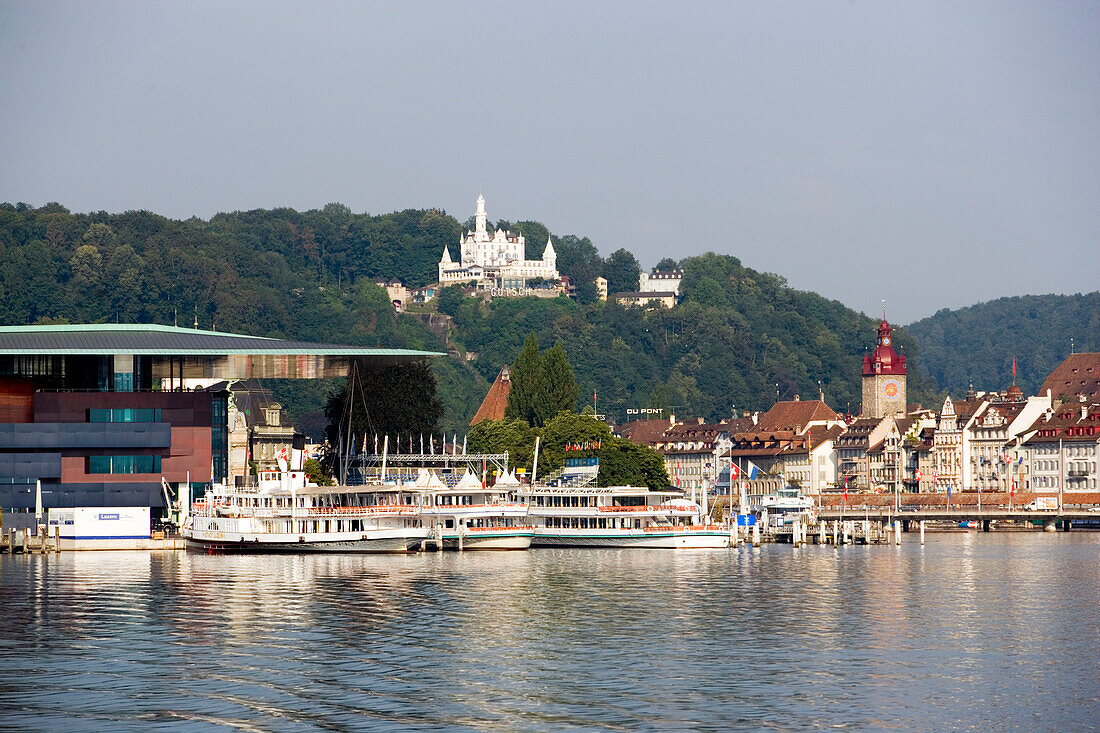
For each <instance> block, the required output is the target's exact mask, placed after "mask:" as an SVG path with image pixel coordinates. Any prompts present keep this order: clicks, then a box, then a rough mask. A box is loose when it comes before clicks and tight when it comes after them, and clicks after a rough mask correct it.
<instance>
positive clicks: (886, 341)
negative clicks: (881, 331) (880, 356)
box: [882, 336, 890, 346]
mask: <svg viewBox="0 0 1100 733" xmlns="http://www.w3.org/2000/svg"><path fill="white" fill-rule="evenodd" d="M882 345H883V346H889V345H890V337H889V336H884V337H883V339H882Z"/></svg>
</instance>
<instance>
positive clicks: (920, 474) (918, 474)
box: [916, 468, 924, 481]
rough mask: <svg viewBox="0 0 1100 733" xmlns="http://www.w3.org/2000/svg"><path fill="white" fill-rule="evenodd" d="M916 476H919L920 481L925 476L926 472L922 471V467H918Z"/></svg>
mask: <svg viewBox="0 0 1100 733" xmlns="http://www.w3.org/2000/svg"><path fill="white" fill-rule="evenodd" d="M916 476H917V481H920V480H921V477H923V476H924V474H923V473H921V472H920V469H919V468H918V469H917V471H916Z"/></svg>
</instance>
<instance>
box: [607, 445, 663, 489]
mask: <svg viewBox="0 0 1100 733" xmlns="http://www.w3.org/2000/svg"><path fill="white" fill-rule="evenodd" d="M596 482H597V483H598V484H599V485H600V486H648V487H649V488H651V489H655V490H658V491H663V490H665V489H667V488H668V485H669V480H668V471H667V470H666V469H665V460H664V458H662V457H661V454H660V453H658V452H657V451H655V450H653V449H652V448H650V447H648V446H641V445H636V444H634V443H631V442H630V441H629V440H625V439H623V438H610V439H609V440H607V441H606V442H604V443H603V444H602V445H601V446H600V473H599V475H598V476H597V477H596Z"/></svg>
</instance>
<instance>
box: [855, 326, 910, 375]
mask: <svg viewBox="0 0 1100 733" xmlns="http://www.w3.org/2000/svg"><path fill="white" fill-rule="evenodd" d="M875 374H899V375H900V374H905V357H904V356H898V352H896V351H894V340H893V338H891V337H890V324H889V323H887V322H886V321H885V320H883V321H882V323H880V324H879V326H878V346H876V347H875V350H874V351H873V352H871V353H870V354H868V355H867V356H865V357H863V376H865V377H870V376H873V375H875Z"/></svg>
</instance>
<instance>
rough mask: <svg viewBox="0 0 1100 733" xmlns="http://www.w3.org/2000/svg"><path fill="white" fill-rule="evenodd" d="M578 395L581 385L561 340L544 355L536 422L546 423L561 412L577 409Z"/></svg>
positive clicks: (537, 398) (538, 423)
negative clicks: (578, 384) (578, 383)
mask: <svg viewBox="0 0 1100 733" xmlns="http://www.w3.org/2000/svg"><path fill="white" fill-rule="evenodd" d="M578 397H580V387H578V386H577V381H576V378H575V377H574V375H573V367H572V366H570V365H569V359H568V357H567V356H566V355H565V349H563V348H562V345H561V342H560V341H559V342H558V343H556V344H554V346H553V348H551V349H548V350H547V352H546V353H545V354H543V356H542V364H541V367H540V368H539V377H538V383H537V386H536V390H535V400H534V408H535V424H536V425H545V424H546V423H547V422H549V421H550V420H551V419H552V418H553V417H554V416H555V415H557V414H558V413H559V412H561V411H563V410H573V409H575V408H576V406H577V398H578Z"/></svg>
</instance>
